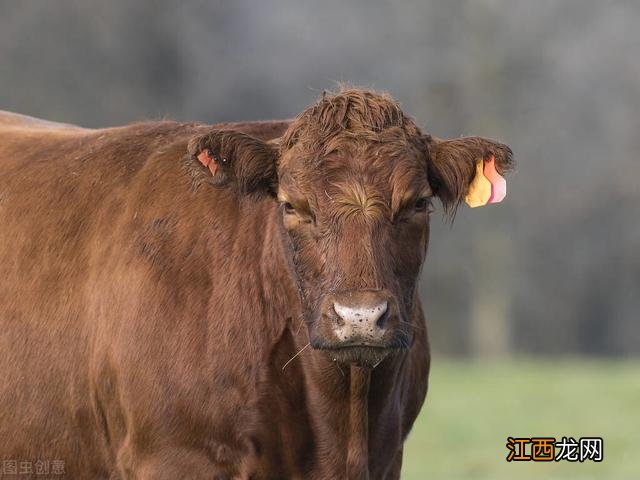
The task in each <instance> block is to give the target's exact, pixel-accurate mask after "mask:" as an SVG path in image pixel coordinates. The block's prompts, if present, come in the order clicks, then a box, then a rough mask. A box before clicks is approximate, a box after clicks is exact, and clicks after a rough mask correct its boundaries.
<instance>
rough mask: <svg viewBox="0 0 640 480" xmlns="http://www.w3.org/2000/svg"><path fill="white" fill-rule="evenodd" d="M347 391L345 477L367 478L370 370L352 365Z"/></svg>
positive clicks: (364, 479) (363, 479) (361, 479)
mask: <svg viewBox="0 0 640 480" xmlns="http://www.w3.org/2000/svg"><path fill="white" fill-rule="evenodd" d="M350 376H351V382H350V392H349V440H348V441H347V478H348V479H350V480H351V479H358V480H368V478H369V386H370V384H371V370H369V369H368V368H361V367H356V366H352V367H351V371H350Z"/></svg>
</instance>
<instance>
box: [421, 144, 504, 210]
mask: <svg viewBox="0 0 640 480" xmlns="http://www.w3.org/2000/svg"><path fill="white" fill-rule="evenodd" d="M425 142H426V144H427V149H428V152H429V159H428V175H429V183H430V184H431V188H432V190H433V192H434V194H435V195H437V196H438V197H439V198H440V201H441V202H442V205H443V206H444V209H445V211H446V212H447V213H453V212H455V210H456V208H457V206H458V205H459V204H460V202H461V201H462V200H465V201H466V202H467V204H469V206H471V207H477V206H480V205H486V204H488V203H497V202H499V201H501V200H502V199H503V198H504V196H505V195H506V182H505V180H504V178H503V177H502V174H504V173H505V172H507V171H509V170H511V169H512V168H513V153H512V151H511V149H510V148H509V147H508V146H507V145H505V144H503V143H500V142H496V141H495V140H490V139H487V138H482V137H461V138H456V139H452V140H443V139H438V138H435V137H431V136H430V135H427V136H425Z"/></svg>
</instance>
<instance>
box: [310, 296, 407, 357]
mask: <svg viewBox="0 0 640 480" xmlns="http://www.w3.org/2000/svg"><path fill="white" fill-rule="evenodd" d="M399 324H400V315H399V312H398V306H397V302H396V300H395V298H394V297H393V295H391V294H390V292H388V291H386V290H349V291H345V292H340V293H333V294H329V295H326V296H325V297H324V299H323V300H322V302H321V305H320V310H319V312H318V318H317V321H316V322H315V325H314V328H313V329H312V332H311V333H312V335H311V345H312V346H313V347H314V348H317V349H323V350H331V354H332V356H333V357H334V359H336V360H340V361H343V362H346V363H366V364H368V363H372V362H373V363H376V362H379V361H380V360H381V359H382V358H384V357H385V356H386V355H387V354H388V353H389V351H391V350H393V349H397V348H402V347H403V346H404V345H403V342H401V341H398V336H399V335H398V334H399V332H398V326H399ZM366 359H368V360H367V361H363V360H366Z"/></svg>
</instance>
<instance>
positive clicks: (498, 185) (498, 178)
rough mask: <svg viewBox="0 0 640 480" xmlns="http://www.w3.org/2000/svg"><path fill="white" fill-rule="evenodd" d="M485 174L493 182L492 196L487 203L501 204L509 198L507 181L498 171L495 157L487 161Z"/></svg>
mask: <svg viewBox="0 0 640 480" xmlns="http://www.w3.org/2000/svg"><path fill="white" fill-rule="evenodd" d="M483 174H484V176H485V177H486V178H487V180H489V182H491V196H490V197H489V200H488V201H487V203H488V204H489V203H500V202H501V201H502V200H504V197H506V196H507V181H506V180H505V179H504V177H503V176H502V175H500V174H499V173H498V171H497V170H496V159H495V157H494V156H493V155H491V156H490V157H489V159H488V160H485V162H484V170H483Z"/></svg>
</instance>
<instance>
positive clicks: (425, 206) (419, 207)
mask: <svg viewBox="0 0 640 480" xmlns="http://www.w3.org/2000/svg"><path fill="white" fill-rule="evenodd" d="M430 207H431V200H429V199H428V198H427V197H422V198H419V199H418V200H416V203H415V205H414V206H413V208H414V210H415V211H416V212H427V211H430Z"/></svg>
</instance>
